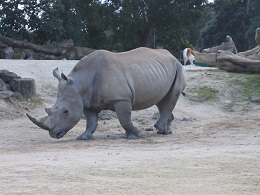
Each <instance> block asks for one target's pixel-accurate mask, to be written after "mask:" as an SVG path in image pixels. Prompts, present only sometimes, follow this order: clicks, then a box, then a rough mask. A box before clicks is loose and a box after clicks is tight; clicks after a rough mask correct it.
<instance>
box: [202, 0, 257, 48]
mask: <svg viewBox="0 0 260 195" xmlns="http://www.w3.org/2000/svg"><path fill="white" fill-rule="evenodd" d="M259 9H260V1H259V0H247V1H241V0H216V1H215V4H214V14H213V17H212V18H211V19H210V20H209V21H208V22H207V23H206V25H205V26H204V27H203V28H202V29H201V31H200V36H199V39H198V42H197V48H199V49H203V48H207V47H212V46H216V45H220V44H221V43H222V42H223V41H224V40H225V37H226V35H230V36H231V37H232V38H233V41H234V42H235V44H236V47H237V49H238V51H245V50H248V49H252V48H254V47H255V46H256V43H255V40H254V35H255V29H256V28H257V27H259V26H260V15H259ZM208 10H210V9H208ZM210 11H211V10H210Z"/></svg>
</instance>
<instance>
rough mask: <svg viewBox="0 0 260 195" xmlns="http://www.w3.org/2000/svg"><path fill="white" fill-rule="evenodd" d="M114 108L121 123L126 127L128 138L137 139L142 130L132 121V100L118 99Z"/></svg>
mask: <svg viewBox="0 0 260 195" xmlns="http://www.w3.org/2000/svg"><path fill="white" fill-rule="evenodd" d="M114 108H115V111H116V114H117V117H118V119H119V122H120V124H121V125H122V127H123V128H124V129H125V134H126V138H127V139H137V138H138V136H139V134H140V132H139V130H137V128H136V127H135V126H134V125H133V123H132V121H131V112H132V105H131V102H130V101H118V102H116V103H114Z"/></svg>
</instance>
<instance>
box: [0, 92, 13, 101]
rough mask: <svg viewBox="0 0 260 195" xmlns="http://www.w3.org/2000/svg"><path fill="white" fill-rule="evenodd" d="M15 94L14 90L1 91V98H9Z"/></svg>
mask: <svg viewBox="0 0 260 195" xmlns="http://www.w3.org/2000/svg"><path fill="white" fill-rule="evenodd" d="M13 95H14V92H12V91H0V98H3V99H7V98H9V97H12V96H13Z"/></svg>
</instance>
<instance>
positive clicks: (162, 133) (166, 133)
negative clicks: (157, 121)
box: [157, 130, 172, 135]
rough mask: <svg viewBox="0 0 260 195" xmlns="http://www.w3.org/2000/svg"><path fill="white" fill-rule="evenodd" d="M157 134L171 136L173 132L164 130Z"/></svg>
mask: <svg viewBox="0 0 260 195" xmlns="http://www.w3.org/2000/svg"><path fill="white" fill-rule="evenodd" d="M157 134H161V135H169V134H172V131H171V130H166V131H165V130H164V131H162V130H158V131H157Z"/></svg>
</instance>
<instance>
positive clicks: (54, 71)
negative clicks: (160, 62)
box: [53, 68, 62, 81]
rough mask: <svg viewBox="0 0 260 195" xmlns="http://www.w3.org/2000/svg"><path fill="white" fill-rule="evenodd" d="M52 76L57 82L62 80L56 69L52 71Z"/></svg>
mask: <svg viewBox="0 0 260 195" xmlns="http://www.w3.org/2000/svg"><path fill="white" fill-rule="evenodd" d="M53 76H54V77H55V78H57V79H58V80H59V81H60V80H62V78H61V74H60V72H59V70H58V68H55V69H54V70H53Z"/></svg>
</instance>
